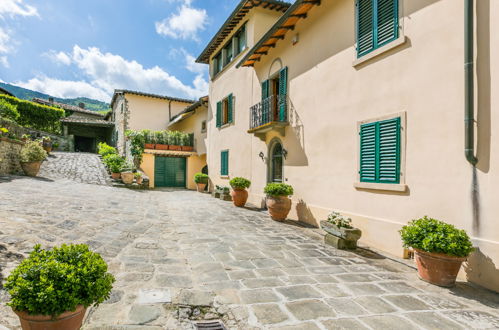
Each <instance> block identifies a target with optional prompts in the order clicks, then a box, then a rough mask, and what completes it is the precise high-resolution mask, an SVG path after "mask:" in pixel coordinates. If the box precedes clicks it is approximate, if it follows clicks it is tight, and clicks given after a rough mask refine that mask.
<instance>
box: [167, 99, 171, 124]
mask: <svg viewBox="0 0 499 330" xmlns="http://www.w3.org/2000/svg"><path fill="white" fill-rule="evenodd" d="M170 121H172V100H169V101H168V122H170Z"/></svg>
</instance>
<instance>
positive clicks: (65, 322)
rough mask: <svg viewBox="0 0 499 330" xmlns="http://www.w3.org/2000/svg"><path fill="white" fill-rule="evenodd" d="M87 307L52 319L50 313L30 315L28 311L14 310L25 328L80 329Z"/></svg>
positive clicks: (33, 329)
mask: <svg viewBox="0 0 499 330" xmlns="http://www.w3.org/2000/svg"><path fill="white" fill-rule="evenodd" d="M86 310H87V309H86V308H85V307H83V306H82V305H79V306H77V307H76V310H75V311H73V312H65V313H62V314H61V315H59V316H57V317H56V318H55V319H52V316H50V315H48V316H47V315H29V314H28V313H26V312H21V311H16V310H15V311H14V313H16V314H17V316H19V320H20V321H21V327H22V328H23V330H78V329H80V328H81V324H82V322H83V317H84V316H85V312H86Z"/></svg>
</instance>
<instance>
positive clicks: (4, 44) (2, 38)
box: [0, 27, 12, 54]
mask: <svg viewBox="0 0 499 330" xmlns="http://www.w3.org/2000/svg"><path fill="white" fill-rule="evenodd" d="M11 50H12V45H11V44H10V36H9V33H8V32H7V30H6V29H3V28H1V27H0V54H7V53H9V52H10V51H11Z"/></svg>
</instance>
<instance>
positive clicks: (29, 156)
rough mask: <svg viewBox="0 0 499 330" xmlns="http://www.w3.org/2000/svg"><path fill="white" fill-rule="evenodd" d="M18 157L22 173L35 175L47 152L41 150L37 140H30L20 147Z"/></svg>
mask: <svg viewBox="0 0 499 330" xmlns="http://www.w3.org/2000/svg"><path fill="white" fill-rule="evenodd" d="M20 158H21V167H22V169H23V171H24V174H26V175H28V176H37V174H38V172H39V171H40V166H41V165H42V162H43V160H44V159H45V158H47V152H46V151H45V150H43V148H42V147H41V146H40V144H39V143H38V142H35V141H30V142H27V143H26V144H25V145H24V146H23V147H22V148H21V157H20Z"/></svg>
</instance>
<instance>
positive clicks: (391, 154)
mask: <svg viewBox="0 0 499 330" xmlns="http://www.w3.org/2000/svg"><path fill="white" fill-rule="evenodd" d="M400 131H401V120H400V117H396V118H391V119H388V120H383V121H377V122H370V123H366V124H362V125H360V132H359V134H360V166H359V176H360V182H372V183H392V184H398V183H400V159H401V156H400V155H401V150H400V148H401V143H400V140H401V137H400Z"/></svg>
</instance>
